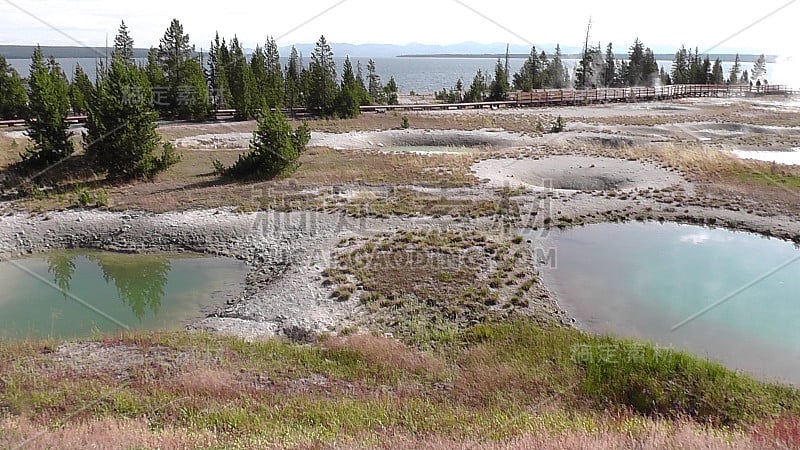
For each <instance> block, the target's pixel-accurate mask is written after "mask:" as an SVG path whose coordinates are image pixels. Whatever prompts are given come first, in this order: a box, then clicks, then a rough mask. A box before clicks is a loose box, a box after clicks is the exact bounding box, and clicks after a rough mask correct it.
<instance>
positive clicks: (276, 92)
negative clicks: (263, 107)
mask: <svg viewBox="0 0 800 450" xmlns="http://www.w3.org/2000/svg"><path fill="white" fill-rule="evenodd" d="M264 56H265V61H264V63H265V70H266V74H267V77H266V85H265V98H266V102H267V105H268V106H269V107H270V108H280V107H282V106H283V104H284V86H283V85H284V81H283V68H282V67H281V55H280V52H279V50H278V43H277V42H275V39H274V38H273V37H272V36H270V37H268V38H267V43H266V45H265V46H264Z"/></svg>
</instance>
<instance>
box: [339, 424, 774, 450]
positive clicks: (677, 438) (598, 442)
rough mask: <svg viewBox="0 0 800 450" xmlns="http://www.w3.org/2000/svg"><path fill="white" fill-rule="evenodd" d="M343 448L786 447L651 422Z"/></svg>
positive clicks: (378, 439)
mask: <svg viewBox="0 0 800 450" xmlns="http://www.w3.org/2000/svg"><path fill="white" fill-rule="evenodd" d="M340 448H349V449H366V448H383V449H409V450H411V449H415V450H416V449H426V450H444V449H454V448H461V449H467V448H470V449H477V448H480V449H489V450H506V449H543V450H549V449H552V450H561V449H586V450H588V449H592V450H595V449H597V450H606V449H609V450H610V449H639V450H651V449H652V450H656V449H659V450H661V449H733V450H735V449H742V450H744V449H752V448H762V449H765V450H766V449H784V448H787V447H781V446H779V445H769V444H768V445H761V443H759V442H755V441H754V440H752V439H751V438H750V437H748V436H745V435H741V434H734V435H728V434H724V433H719V432H714V431H709V430H705V429H702V428H699V427H697V426H694V425H691V424H687V423H681V424H678V425H675V426H673V425H672V424H668V423H661V422H652V421H649V422H647V423H645V424H644V425H643V429H641V430H634V431H628V430H612V429H601V430H589V429H587V430H566V431H563V432H560V433H558V432H531V433H527V434H525V435H522V436H520V437H518V438H516V439H513V440H509V441H500V442H497V441H489V440H476V439H469V438H467V439H452V438H447V437H442V436H414V435H409V434H405V433H397V434H388V433H382V434H381V435H379V436H369V437H366V436H365V437H364V439H363V441H361V442H358V441H353V442H350V443H348V444H346V445H343V446H341V447H340Z"/></svg>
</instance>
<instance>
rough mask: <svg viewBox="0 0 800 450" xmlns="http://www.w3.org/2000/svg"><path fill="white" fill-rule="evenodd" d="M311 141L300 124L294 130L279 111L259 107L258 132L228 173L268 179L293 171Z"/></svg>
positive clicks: (305, 126)
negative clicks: (247, 150) (245, 151)
mask: <svg viewBox="0 0 800 450" xmlns="http://www.w3.org/2000/svg"><path fill="white" fill-rule="evenodd" d="M310 140H311V130H310V128H309V127H308V125H307V124H305V123H304V124H302V125H300V126H299V127H297V129H295V130H294V131H293V130H292V127H291V126H290V125H289V122H287V121H286V118H285V117H283V114H281V113H280V112H272V111H270V110H269V109H268V108H263V109H262V112H261V113H260V114H259V117H258V129H257V130H256V131H255V132H254V133H253V139H251V140H250V151H249V152H248V153H247V154H245V155H242V156H240V157H239V160H238V161H236V164H234V165H233V167H231V168H230V170H229V173H230V174H232V175H235V176H257V177H262V178H271V177H274V176H276V175H278V174H280V173H283V172H287V171H292V170H294V169H296V168H297V166H298V160H299V159H300V154H301V153H302V152H303V150H305V148H306V145H308V142H309V141H310Z"/></svg>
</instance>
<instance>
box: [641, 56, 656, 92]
mask: <svg viewBox="0 0 800 450" xmlns="http://www.w3.org/2000/svg"><path fill="white" fill-rule="evenodd" d="M658 77H659V74H658V61H656V55H655V54H654V53H653V51H652V50H650V47H647V48H646V49H644V60H643V63H642V85H643V86H649V87H652V86H653V85H654V84H655V82H656V80H657V79H658Z"/></svg>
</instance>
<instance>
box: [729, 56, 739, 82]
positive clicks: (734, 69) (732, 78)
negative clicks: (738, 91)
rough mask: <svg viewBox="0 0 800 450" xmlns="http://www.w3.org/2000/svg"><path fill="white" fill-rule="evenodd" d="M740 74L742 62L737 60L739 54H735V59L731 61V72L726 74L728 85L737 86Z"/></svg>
mask: <svg viewBox="0 0 800 450" xmlns="http://www.w3.org/2000/svg"><path fill="white" fill-rule="evenodd" d="M740 73H742V60H741V59H740V58H739V54H738V53H737V54H736V58H735V59H734V60H733V65H732V66H731V71H730V72H729V73H728V83H729V84H739V74H740Z"/></svg>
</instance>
